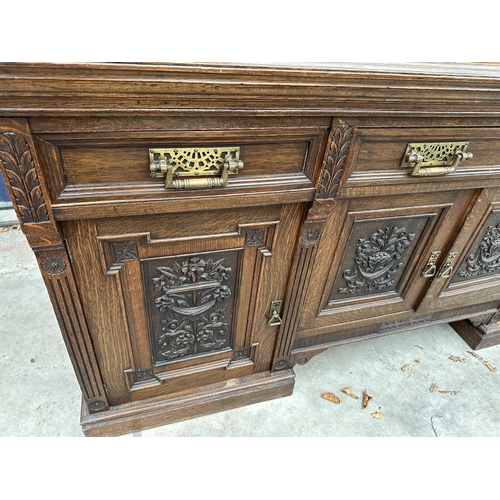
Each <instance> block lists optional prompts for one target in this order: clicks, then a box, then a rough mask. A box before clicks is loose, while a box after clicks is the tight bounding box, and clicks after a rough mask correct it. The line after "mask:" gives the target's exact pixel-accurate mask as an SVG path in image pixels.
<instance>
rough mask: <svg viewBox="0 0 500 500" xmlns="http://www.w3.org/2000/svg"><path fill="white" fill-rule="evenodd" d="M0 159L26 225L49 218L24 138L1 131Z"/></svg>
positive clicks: (45, 220)
mask: <svg viewBox="0 0 500 500" xmlns="http://www.w3.org/2000/svg"><path fill="white" fill-rule="evenodd" d="M0 161H1V162H2V163H3V166H4V169H5V173H6V175H7V179H8V183H9V184H10V187H11V189H12V192H13V194H14V198H15V202H16V204H17V207H18V210H19V214H20V216H21V219H22V221H23V222H24V223H25V224H30V223H36V222H47V221H49V214H48V212H47V207H46V206H45V201H44V199H43V194H42V189H41V187H40V181H39V180H38V176H37V173H36V170H35V164H34V162H33V157H32V155H31V151H30V148H29V145H28V142H27V141H26V139H25V138H24V137H23V136H21V135H19V134H16V133H15V132H4V133H2V134H0Z"/></svg>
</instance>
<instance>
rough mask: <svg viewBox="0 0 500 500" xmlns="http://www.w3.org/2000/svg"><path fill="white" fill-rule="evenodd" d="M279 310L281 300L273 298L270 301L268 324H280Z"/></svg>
mask: <svg viewBox="0 0 500 500" xmlns="http://www.w3.org/2000/svg"><path fill="white" fill-rule="evenodd" d="M280 311H281V300H273V301H272V302H271V309H270V310H269V320H268V325H269V326H278V325H281V318H280Z"/></svg>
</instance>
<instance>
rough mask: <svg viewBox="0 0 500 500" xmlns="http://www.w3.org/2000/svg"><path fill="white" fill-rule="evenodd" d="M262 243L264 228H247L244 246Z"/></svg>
mask: <svg viewBox="0 0 500 500" xmlns="http://www.w3.org/2000/svg"><path fill="white" fill-rule="evenodd" d="M261 245H264V229H248V230H247V234H246V238H245V246H247V247H257V246H261Z"/></svg>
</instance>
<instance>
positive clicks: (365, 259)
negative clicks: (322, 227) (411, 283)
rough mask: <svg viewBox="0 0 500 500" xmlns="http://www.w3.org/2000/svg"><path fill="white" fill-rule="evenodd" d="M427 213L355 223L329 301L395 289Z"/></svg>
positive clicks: (419, 235)
mask: <svg viewBox="0 0 500 500" xmlns="http://www.w3.org/2000/svg"><path fill="white" fill-rule="evenodd" d="M428 220H429V217H428V216H417V217H405V218H401V219H378V220H377V219H369V220H359V221H356V222H355V223H354V226H353V229H352V232H351V235H350V237H349V240H348V242H347V245H346V247H345V250H344V257H343V260H342V263H341V266H340V270H339V273H338V275H337V277H336V280H335V283H334V286H333V289H332V292H331V295H330V301H329V304H330V305H333V304H334V303H336V302H338V301H340V300H345V299H350V298H354V297H363V296H367V295H375V294H380V293H384V292H391V291H396V290H397V288H398V286H399V283H400V281H401V279H402V277H403V276H404V273H405V270H406V268H407V266H408V263H409V261H410V259H411V256H412V254H413V251H414V250H415V248H416V246H417V243H418V241H419V240H420V237H421V236H422V233H423V231H424V228H425V226H426V224H427V222H428Z"/></svg>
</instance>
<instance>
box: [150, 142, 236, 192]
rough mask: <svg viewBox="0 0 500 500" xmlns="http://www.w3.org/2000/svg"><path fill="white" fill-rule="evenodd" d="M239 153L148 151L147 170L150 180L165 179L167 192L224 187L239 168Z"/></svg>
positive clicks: (229, 149) (225, 150) (228, 150)
mask: <svg viewBox="0 0 500 500" xmlns="http://www.w3.org/2000/svg"><path fill="white" fill-rule="evenodd" d="M239 153H240V148H239V147H219V148H168V149H163V148H154V149H150V150H149V157H150V163H149V170H150V173H151V177H165V188H167V189H207V188H215V187H224V186H227V184H228V180H229V175H236V174H237V173H238V172H239V171H240V170H241V169H242V168H243V162H242V161H241V160H240V159H239ZM221 165H222V168H221ZM217 175H218V176H217Z"/></svg>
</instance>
